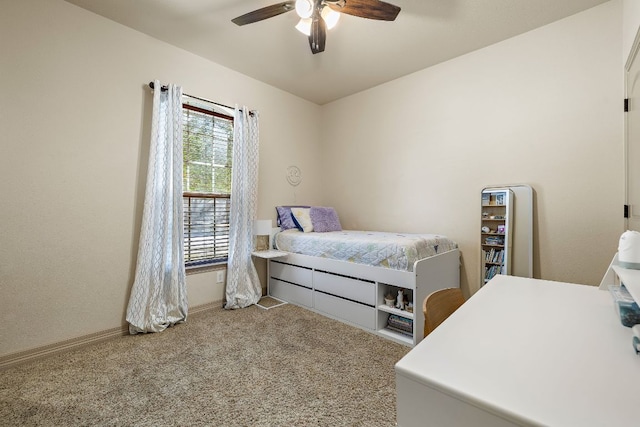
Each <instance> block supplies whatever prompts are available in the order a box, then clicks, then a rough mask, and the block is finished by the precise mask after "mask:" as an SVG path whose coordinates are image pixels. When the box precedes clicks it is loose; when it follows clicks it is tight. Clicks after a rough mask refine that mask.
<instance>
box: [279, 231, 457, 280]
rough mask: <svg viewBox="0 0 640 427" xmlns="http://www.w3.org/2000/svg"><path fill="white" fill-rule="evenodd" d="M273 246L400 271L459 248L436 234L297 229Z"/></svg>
mask: <svg viewBox="0 0 640 427" xmlns="http://www.w3.org/2000/svg"><path fill="white" fill-rule="evenodd" d="M275 246H276V248H277V249H278V250H281V251H286V252H293V253H297V254H303V255H310V256H317V257H323V258H331V259H338V260H342V261H349V262H354V263H358V264H367V265H372V266H376V267H385V268H391V269H394V270H403V271H413V264H414V263H415V262H416V261H417V260H419V259H423V258H429V257H432V256H434V255H437V254H440V253H443V252H448V251H450V250H452V249H455V248H457V247H458V245H457V243H455V242H454V241H452V240H450V239H448V238H447V237H445V236H441V235H437V234H405V233H387V232H379V231H354V230H343V231H331V232H327V233H313V232H312V233H303V232H301V231H299V230H297V229H290V230H285V231H281V232H279V233H278V234H276V236H275Z"/></svg>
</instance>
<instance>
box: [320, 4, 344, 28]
mask: <svg viewBox="0 0 640 427" xmlns="http://www.w3.org/2000/svg"><path fill="white" fill-rule="evenodd" d="M321 15H322V19H324V22H325V23H326V24H327V29H328V30H330V29H332V28H333V27H335V26H336V24H337V23H338V21H339V20H340V12H336V11H335V10H333V9H331V8H330V7H329V6H325V7H323V8H322V13H321Z"/></svg>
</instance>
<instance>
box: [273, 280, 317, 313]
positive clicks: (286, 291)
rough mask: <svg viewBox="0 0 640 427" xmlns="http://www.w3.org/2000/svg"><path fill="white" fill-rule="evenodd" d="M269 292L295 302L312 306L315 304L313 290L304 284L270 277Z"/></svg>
mask: <svg viewBox="0 0 640 427" xmlns="http://www.w3.org/2000/svg"><path fill="white" fill-rule="evenodd" d="M269 294H270V295H271V296H273V297H276V298H278V299H281V300H283V301H287V302H290V303H293V304H297V305H302V306H305V307H309V308H311V307H312V306H313V296H312V291H311V289H309V288H305V287H303V286H298V285H294V284H293V283H287V282H283V281H281V280H278V279H274V278H271V279H269Z"/></svg>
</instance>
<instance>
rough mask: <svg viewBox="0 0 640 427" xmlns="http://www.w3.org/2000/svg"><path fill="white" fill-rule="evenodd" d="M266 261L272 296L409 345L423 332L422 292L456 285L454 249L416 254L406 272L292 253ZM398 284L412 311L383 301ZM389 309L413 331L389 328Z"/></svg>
mask: <svg viewBox="0 0 640 427" xmlns="http://www.w3.org/2000/svg"><path fill="white" fill-rule="evenodd" d="M268 262H269V266H268V269H267V271H268V272H269V293H270V295H271V296H273V297H275V298H278V299H281V300H283V301H286V302H289V303H292V304H296V305H299V306H302V307H305V308H308V309H310V310H312V311H315V312H317V313H320V314H322V315H325V316H327V317H330V318H333V319H336V320H340V321H342V322H345V323H348V324H351V325H354V326H357V327H360V328H362V329H365V330H367V331H370V332H372V333H375V334H377V335H380V336H382V337H385V338H387V339H390V340H393V341H396V342H398V343H401V344H405V345H409V346H414V345H416V344H418V343H419V342H420V341H421V340H422V338H423V336H422V335H423V327H424V314H423V313H422V301H423V300H424V298H425V297H426V296H427V295H429V294H430V293H431V292H433V291H436V290H438V289H443V288H458V287H460V253H459V250H458V249H453V250H451V251H448V252H443V253H441V254H438V255H435V256H432V257H430V258H424V259H421V260H418V261H416V262H415V264H414V266H413V271H410V272H408V271H401V270H393V269H389V268H384V267H372V266H368V265H364V264H356V263H352V262H348V261H339V260H334V259H329V258H321V257H314V256H308V255H300V254H295V253H288V254H287V256H285V257H281V258H278V259H270V260H268ZM398 290H402V291H403V293H404V295H405V299H408V300H409V301H412V302H413V304H414V308H413V312H412V313H411V312H409V311H406V310H399V309H396V308H395V307H389V306H387V305H385V303H384V296H385V295H386V294H387V293H391V294H392V295H394V297H395V296H396V295H397V294H398ZM391 315H397V316H400V317H401V318H403V319H411V320H412V322H413V334H412V335H409V334H403V333H400V332H397V331H394V330H391V329H389V328H388V327H387V323H388V320H389V316H391Z"/></svg>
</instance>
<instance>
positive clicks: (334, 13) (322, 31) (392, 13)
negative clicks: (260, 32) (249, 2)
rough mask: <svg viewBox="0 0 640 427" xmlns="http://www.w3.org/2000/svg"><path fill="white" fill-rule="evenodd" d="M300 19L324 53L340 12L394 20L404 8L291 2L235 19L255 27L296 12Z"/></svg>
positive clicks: (368, 1)
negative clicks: (290, 12) (326, 42)
mask: <svg viewBox="0 0 640 427" xmlns="http://www.w3.org/2000/svg"><path fill="white" fill-rule="evenodd" d="M294 9H295V11H296V13H297V14H298V16H300V22H298V25H296V28H297V29H298V30H299V31H301V32H303V33H305V34H306V35H307V36H308V37H309V46H310V47H311V52H312V53H314V54H316V53H320V52H324V47H325V41H326V39H327V29H331V28H333V26H335V24H336V23H337V22H338V19H339V18H340V13H346V14H347V15H353V16H357V17H360V18H368V19H377V20H380V21H393V20H395V19H396V16H398V13H400V8H399V7H398V6H395V5H393V4H390V3H385V2H383V1H380V0H290V1H285V2H282V3H277V4H272V5H271V6H267V7H263V8H261V9H257V10H254V11H253V12H249V13H245V14H244V15H242V16H238V17H237V18H234V19H232V20H231V22H233V23H234V24H236V25H246V24H252V23H254V22H258V21H262V20H263V19H267V18H272V17H274V16H277V15H280V14H282V13H285V12H289V11H292V10H294Z"/></svg>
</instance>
